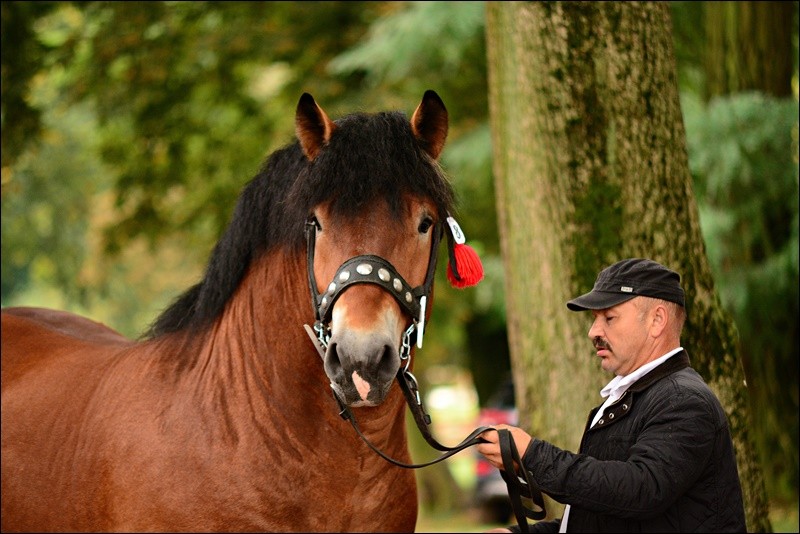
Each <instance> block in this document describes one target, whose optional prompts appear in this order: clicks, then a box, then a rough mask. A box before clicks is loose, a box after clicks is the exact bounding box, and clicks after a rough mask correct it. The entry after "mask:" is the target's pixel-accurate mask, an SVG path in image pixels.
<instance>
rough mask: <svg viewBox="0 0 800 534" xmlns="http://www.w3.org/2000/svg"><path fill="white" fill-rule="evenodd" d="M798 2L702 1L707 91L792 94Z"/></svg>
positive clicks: (715, 93)
mask: <svg viewBox="0 0 800 534" xmlns="http://www.w3.org/2000/svg"><path fill="white" fill-rule="evenodd" d="M795 4H796V2H775V1H768V2H752V1H741V2H703V14H704V22H705V33H706V40H705V42H706V47H705V53H704V62H705V71H706V77H707V87H706V92H707V96H708V97H709V98H710V97H713V96H718V95H727V94H731V93H736V92H740V91H761V92H763V93H766V94H768V95H772V96H777V97H789V96H792V74H793V69H794V59H793V57H792V55H793V54H792V20H793V19H794V18H796V17H797V14H796V11H795V9H796V6H795Z"/></svg>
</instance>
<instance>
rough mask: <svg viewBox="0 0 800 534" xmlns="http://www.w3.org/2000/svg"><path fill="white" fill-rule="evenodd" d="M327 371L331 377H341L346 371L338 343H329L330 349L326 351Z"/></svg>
mask: <svg viewBox="0 0 800 534" xmlns="http://www.w3.org/2000/svg"><path fill="white" fill-rule="evenodd" d="M325 371H326V372H327V373H328V376H329V377H331V378H334V377H339V376H341V375H342V374H343V372H344V371H343V370H342V362H341V360H340V359H339V351H338V348H337V344H336V343H331V344H330V345H328V351H327V352H326V353H325Z"/></svg>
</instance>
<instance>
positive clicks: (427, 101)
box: [411, 89, 448, 159]
mask: <svg viewBox="0 0 800 534" xmlns="http://www.w3.org/2000/svg"><path fill="white" fill-rule="evenodd" d="M447 127H448V126H447V108H445V107H444V102H442V99H441V98H439V95H437V94H436V92H435V91H431V90H430V89H428V90H427V91H425V94H424V95H423V96H422V102H420V104H419V106H417V109H416V110H415V111H414V114H413V115H412V116H411V129H412V130H413V131H414V135H416V136H417V139H419V140H420V141H421V142H422V147H423V148H424V149H425V151H426V152H427V153H428V154H430V155H431V157H432V158H433V159H437V158H438V157H439V154H441V153H442V149H443V148H444V142H445V140H446V139H447Z"/></svg>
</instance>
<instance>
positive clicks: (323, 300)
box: [305, 218, 443, 356]
mask: <svg viewBox="0 0 800 534" xmlns="http://www.w3.org/2000/svg"><path fill="white" fill-rule="evenodd" d="M432 231H433V240H432V242H431V256H430V260H429V261H428V271H427V273H426V275H425V281H424V282H423V283H422V285H420V286H417V287H411V285H410V284H409V283H408V282H406V280H405V279H404V278H403V277H402V276H401V275H400V273H398V272H397V269H395V267H394V265H392V264H391V263H390V262H389V261H388V260H385V259H384V258H381V257H380V256H375V255H372V254H364V255H360V256H354V257H352V258H350V259H349V260H346V261H345V262H344V263H343V264H342V265H341V266H340V267H339V269H337V270H336V274H334V275H333V280H332V281H331V283H330V284H328V287H327V289H326V290H325V292H324V293H319V292H318V291H317V280H316V277H315V276H314V248H315V243H316V235H317V222H316V220H315V219H313V218H310V219H308V220H307V221H306V228H305V232H306V243H307V247H306V250H307V252H308V262H307V263H308V284H309V288H310V290H311V305H312V306H313V308H314V315H315V318H316V322H315V323H314V330H315V331H316V333H317V337H318V339H319V341H320V342H321V343H322V344H323V345H324V346H325V347H327V345H328V341H329V340H330V331H329V330H330V329H329V327H328V324H329V323H330V321H331V314H332V311H333V304H334V303H335V302H336V299H338V298H339V297H340V296H341V294H342V293H343V292H344V291H345V289H347V288H348V287H350V286H352V285H355V284H374V285H377V286H379V287H380V288H381V289H383V290H384V291H386V292H387V293H389V294H390V295H392V296H393V297H394V298H395V300H397V302H398V303H399V304H400V307H401V308H402V309H403V310H404V311H405V312H406V313H407V314H408V315H409V316H410V317H411V318H412V320H413V322H412V324H411V326H410V327H409V328H408V330H406V335H407V336H411V335H412V334H413V333H414V331H416V334H417V336H416V340H417V346H418V347H420V348H421V347H422V336H423V334H424V330H425V313H426V305H427V302H428V299H429V296H430V292H431V288H432V287H433V280H434V275H435V273H436V256H437V252H438V249H439V241H440V240H441V235H442V231H443V229H442V226H441V225H440V224H436V225H435V226H434V227H433V229H432ZM406 356H407V355H406Z"/></svg>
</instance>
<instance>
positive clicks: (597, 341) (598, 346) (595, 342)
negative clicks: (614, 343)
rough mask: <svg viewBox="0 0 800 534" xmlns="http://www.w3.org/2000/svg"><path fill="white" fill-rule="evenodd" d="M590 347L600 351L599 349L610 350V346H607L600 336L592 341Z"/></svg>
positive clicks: (606, 342)
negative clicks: (592, 346)
mask: <svg viewBox="0 0 800 534" xmlns="http://www.w3.org/2000/svg"><path fill="white" fill-rule="evenodd" d="M592 345H594V348H595V349H597V350H600V349H603V350H611V345H609V344H608V341H606V340H605V339H603V338H602V337H600V336H596V337H595V338H594V339H593V340H592Z"/></svg>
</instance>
